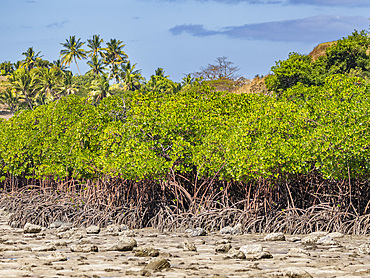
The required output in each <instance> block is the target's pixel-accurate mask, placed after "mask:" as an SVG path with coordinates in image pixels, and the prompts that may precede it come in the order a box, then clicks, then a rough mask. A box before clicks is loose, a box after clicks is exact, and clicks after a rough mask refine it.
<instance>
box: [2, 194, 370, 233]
mask: <svg viewBox="0 0 370 278" xmlns="http://www.w3.org/2000/svg"><path fill="white" fill-rule="evenodd" d="M0 206H2V207H3V208H5V209H6V210H7V211H9V212H11V213H12V216H11V218H10V224H11V225H12V227H23V226H24V225H25V224H26V223H27V222H29V223H33V224H38V225H41V226H44V227H48V226H49V225H50V224H51V223H53V222H54V221H63V222H70V223H73V225H74V226H76V227H81V226H85V227H86V226H89V225H98V226H100V227H105V226H107V225H109V224H126V225H127V226H129V227H130V228H132V229H137V228H144V227H154V228H157V229H159V230H170V231H178V230H184V229H186V228H189V227H203V228H205V229H206V230H208V231H217V230H219V229H220V228H222V227H225V226H227V225H230V226H233V225H236V224H237V223H240V224H242V227H243V230H244V232H246V233H270V232H284V233H287V234H307V233H310V232H314V231H327V232H342V233H345V234H353V235H367V234H369V233H370V214H365V215H361V216H359V215H355V214H352V213H349V212H346V211H342V210H340V209H339V208H338V207H333V206H330V205H329V204H319V205H315V206H311V207H309V208H307V209H299V208H288V209H285V210H280V211H269V212H267V213H266V212H264V211H262V210H259V211H258V210H257V211H256V210H241V209H238V208H234V207H223V208H220V207H217V206H215V207H214V208H209V207H208V209H207V210H201V209H198V210H197V209H190V210H189V211H191V212H180V211H179V210H178V209H177V208H176V207H174V206H173V205H171V204H169V203H165V202H161V203H157V204H156V208H155V211H150V210H153V209H152V208H151V209H150V208H149V207H145V206H143V207H140V208H138V207H130V206H129V205H127V206H119V207H117V206H108V205H104V204H103V203H102V202H92V201H90V202H89V201H87V200H86V199H84V198H83V197H81V196H78V195H72V194H70V193H67V192H64V193H60V192H53V193H50V192H46V191H44V190H42V189H35V188H33V189H32V190H30V189H23V190H20V191H18V192H16V193H12V194H9V193H2V194H1V195H0ZM198 207H200V206H198Z"/></svg>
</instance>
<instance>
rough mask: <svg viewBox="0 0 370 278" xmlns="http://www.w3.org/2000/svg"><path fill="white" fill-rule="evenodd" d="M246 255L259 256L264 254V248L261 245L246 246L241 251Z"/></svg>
mask: <svg viewBox="0 0 370 278" xmlns="http://www.w3.org/2000/svg"><path fill="white" fill-rule="evenodd" d="M239 250H240V251H241V252H243V253H244V254H245V255H248V254H257V253H261V252H263V247H262V245H261V244H251V245H244V246H242V247H240V249H239Z"/></svg>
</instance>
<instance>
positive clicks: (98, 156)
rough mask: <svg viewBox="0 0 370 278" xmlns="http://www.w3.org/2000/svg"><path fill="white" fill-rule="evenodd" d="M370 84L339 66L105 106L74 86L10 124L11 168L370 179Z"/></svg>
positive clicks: (5, 143) (22, 173)
mask: <svg viewBox="0 0 370 278" xmlns="http://www.w3.org/2000/svg"><path fill="white" fill-rule="evenodd" d="M369 90H370V87H369V85H366V84H365V83H364V81H363V80H362V79H361V78H357V77H346V76H344V75H333V76H330V77H328V78H327V79H326V81H325V84H324V85H323V86H311V87H308V86H305V85H303V84H298V85H296V86H294V87H292V88H291V89H288V90H287V91H286V92H285V94H284V95H283V96H282V97H281V98H279V99H276V98H273V97H269V96H264V95H259V94H241V95H235V94H230V93H225V92H211V91H210V90H209V89H208V88H207V87H205V88H204V89H203V90H201V91H198V92H195V91H194V90H192V91H186V90H183V91H180V92H179V93H177V94H166V93H158V92H157V93H150V92H149V93H139V92H137V93H134V94H132V95H130V96H129V97H126V99H121V98H118V97H109V98H105V99H104V100H103V101H102V102H101V103H100V104H99V105H97V106H93V105H91V104H89V103H88V102H87V101H86V100H85V99H83V98H79V97H77V96H74V95H71V96H68V97H64V98H62V99H60V100H58V101H56V102H53V103H51V104H48V105H42V106H39V107H37V108H36V109H35V110H34V111H22V112H20V113H18V114H17V115H16V116H15V117H13V118H11V119H10V120H8V121H2V122H1V123H0V125H1V129H0V142H2V143H1V145H0V159H1V160H0V161H1V166H0V167H1V168H0V171H1V176H2V177H3V178H2V179H4V178H5V177H9V176H18V177H26V178H38V179H45V178H52V179H54V180H59V179H66V178H67V179H68V178H72V177H73V178H77V179H102V178H104V177H117V178H122V179H130V180H143V179H166V177H167V175H168V174H170V173H179V174H180V173H182V174H184V175H187V176H188V177H190V178H194V176H195V175H197V176H198V177H199V178H200V177H203V178H208V177H213V176H214V175H217V176H218V178H219V179H225V180H234V181H250V180H257V179H259V178H276V179H277V178H279V177H284V176H287V175H290V174H308V173H310V172H312V171H316V172H318V173H320V174H321V175H322V176H324V177H326V178H336V179H339V178H346V177H348V175H350V176H351V177H353V178H360V179H366V178H368V177H369V174H370V164H369V163H370V162H369V157H370V156H369V142H370V133H369V124H370V123H369V117H370V116H369V112H368V111H369V108H370V91H369Z"/></svg>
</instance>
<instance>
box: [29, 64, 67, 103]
mask: <svg viewBox="0 0 370 278" xmlns="http://www.w3.org/2000/svg"><path fill="white" fill-rule="evenodd" d="M62 78H63V76H62V71H61V70H60V69H59V68H52V69H47V68H41V69H39V70H38V71H37V79H36V85H35V86H36V90H37V91H38V93H37V95H40V94H41V95H45V97H47V98H48V99H51V100H53V99H55V98H57V92H58V88H59V87H60V86H61V79H62ZM43 104H44V103H43Z"/></svg>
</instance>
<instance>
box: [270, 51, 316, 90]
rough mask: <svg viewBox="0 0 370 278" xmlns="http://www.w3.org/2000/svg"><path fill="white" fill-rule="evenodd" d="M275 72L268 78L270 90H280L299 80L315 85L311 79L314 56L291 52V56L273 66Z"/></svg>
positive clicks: (272, 69) (291, 85)
mask: <svg viewBox="0 0 370 278" xmlns="http://www.w3.org/2000/svg"><path fill="white" fill-rule="evenodd" d="M271 71H272V72H273V73H274V74H273V75H270V76H268V77H267V78H266V80H265V83H266V85H267V87H268V89H269V90H271V91H275V92H278V91H279V90H286V89H287V88H290V87H293V86H294V85H296V84H297V83H298V82H300V83H303V84H307V85H314V84H312V81H311V74H312V71H313V65H312V58H311V57H310V56H308V55H304V54H299V53H296V52H292V53H289V58H288V59H287V60H284V61H277V62H276V65H275V66H273V67H272V68H271Z"/></svg>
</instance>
